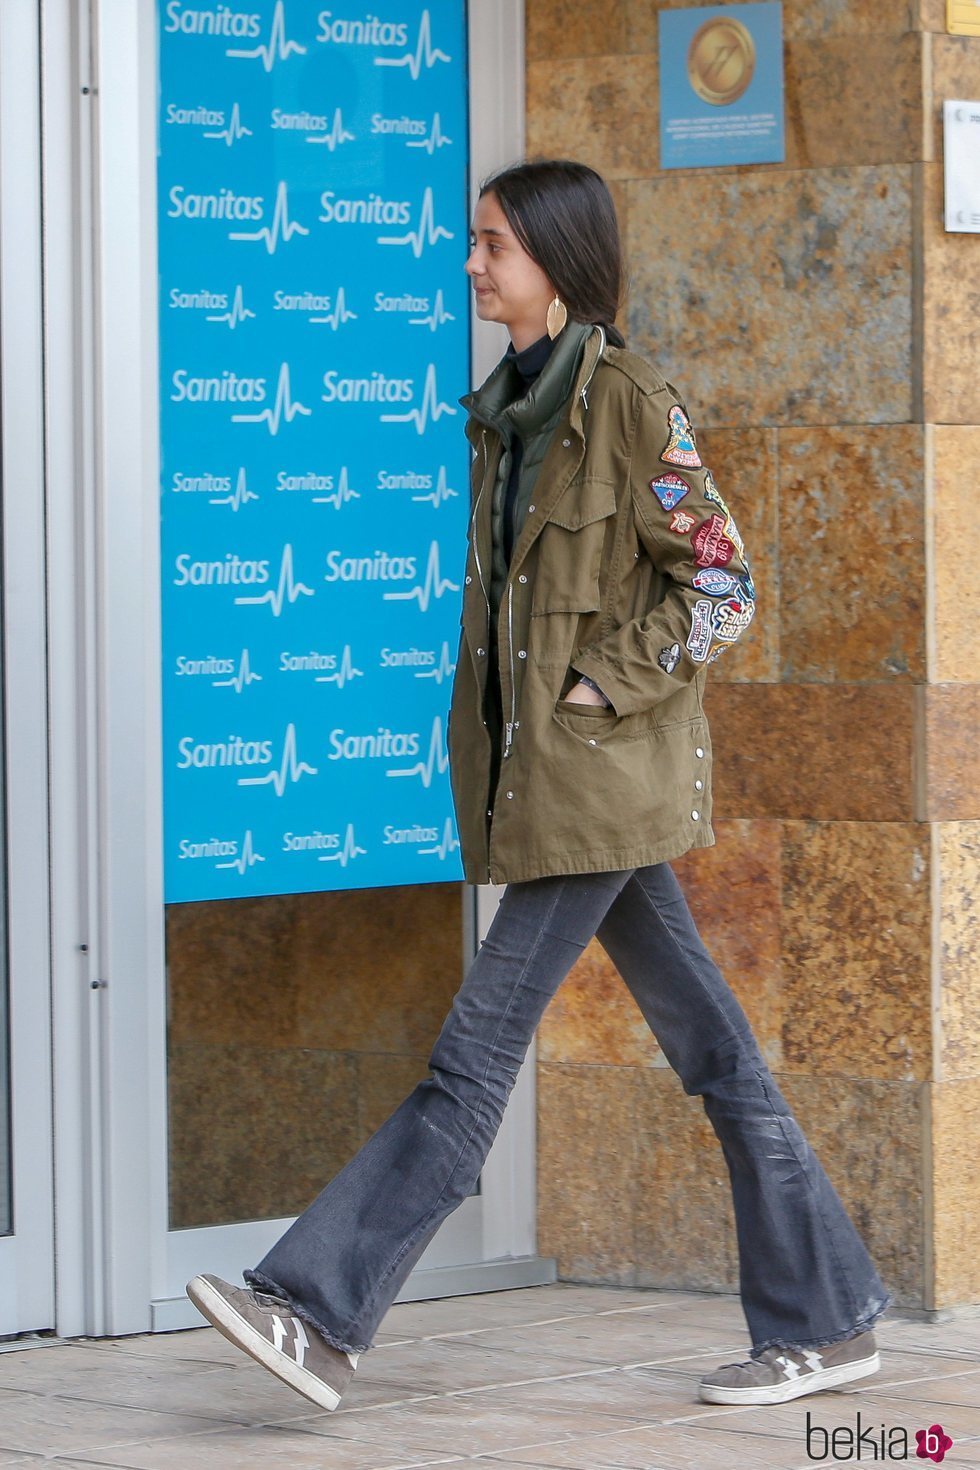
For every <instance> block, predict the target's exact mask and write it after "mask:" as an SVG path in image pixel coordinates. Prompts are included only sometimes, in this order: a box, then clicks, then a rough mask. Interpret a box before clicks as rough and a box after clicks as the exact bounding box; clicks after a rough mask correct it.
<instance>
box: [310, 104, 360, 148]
mask: <svg viewBox="0 0 980 1470" xmlns="http://www.w3.org/2000/svg"><path fill="white" fill-rule="evenodd" d="M355 136H356V135H355V134H354V133H349V132H348V131H347V129H346V128H345V127H344V117H343V113H342V112H341V110H340V108H339V107H337V108H335V109H334V114H333V123H332V124H331V127H330V131H329V133H324V134H323V136H322V137H317V138H314V137H311V136H310V134H309V133H307V135H306V141H307V143H323V144H325V145H326V147H327V148H329V149H330V152H331V153H335V152H336V151H337V149H338V148H339V147H340V145H341V144H342V143H353V141H354V138H355Z"/></svg>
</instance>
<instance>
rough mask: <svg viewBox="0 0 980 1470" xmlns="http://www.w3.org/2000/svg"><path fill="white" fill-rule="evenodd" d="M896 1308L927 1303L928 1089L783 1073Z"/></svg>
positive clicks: (790, 1098)
mask: <svg viewBox="0 0 980 1470" xmlns="http://www.w3.org/2000/svg"><path fill="white" fill-rule="evenodd" d="M776 1081H777V1082H778V1084H779V1087H780V1089H781V1091H782V1092H783V1094H784V1096H785V1098H786V1100H787V1102H788V1103H789V1105H790V1107H791V1108H792V1110H793V1114H794V1116H795V1118H796V1121H797V1122H798V1123H799V1125H800V1127H801V1128H802V1129H803V1132H804V1133H805V1134H806V1137H807V1141H808V1142H809V1144H810V1146H811V1148H812V1149H813V1150H814V1152H815V1153H816V1155H817V1157H818V1158H819V1160H820V1162H821V1164H822V1165H823V1167H824V1169H825V1170H826V1171H827V1174H828V1176H829V1178H830V1180H831V1183H832V1184H833V1185H834V1188H835V1189H836V1190H837V1192H838V1194H839V1195H840V1197H841V1200H842V1202H843V1204H844V1207H845V1209H846V1210H847V1212H848V1214H849V1215H850V1217H851V1220H852V1221H853V1223H854V1226H855V1228H856V1229H857V1230H858V1232H859V1233H860V1235H861V1238H862V1239H863V1241H864V1243H865V1245H866V1246H867V1249H868V1251H869V1253H870V1255H871V1259H872V1260H873V1261H874V1263H875V1267H876V1268H877V1270H878V1274H879V1275H880V1276H881V1279H882V1281H883V1282H884V1284H885V1287H886V1289H887V1290H889V1291H891V1292H892V1293H893V1296H894V1299H895V1300H894V1305H895V1306H922V1305H923V1304H924V1298H923V1290H924V1277H923V1272H924V1251H923V1242H924V1236H925V1227H924V1218H923V1211H924V1203H923V1168H924V1160H923V1157H922V1131H923V1124H922V1115H921V1109H922V1105H923V1100H924V1097H925V1084H922V1083H918V1082H884V1081H867V1080H864V1079H860V1080H856V1079H852V1078H841V1077H802V1076H798V1075H791V1074H789V1073H786V1072H781V1073H779V1074H777V1076H776Z"/></svg>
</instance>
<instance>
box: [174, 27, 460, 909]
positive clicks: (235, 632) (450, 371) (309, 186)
mask: <svg viewBox="0 0 980 1470" xmlns="http://www.w3.org/2000/svg"><path fill="white" fill-rule="evenodd" d="M158 17H159V65H160V88H159V100H160V113H159V165H158V187H159V263H160V368H161V377H160V382H161V390H160V429H161V457H162V483H161V555H162V618H163V635H162V636H163V646H162V680H163V758H164V843H165V898H166V900H167V902H186V901H188V900H194V899H210V898H232V897H239V896H245V895H257V894H271V893H299V892H310V891H314V890H320V889H337V888H364V887H375V886H379V885H387V884H398V883H426V882H438V881H446V880H450V879H459V878H461V877H462V868H461V864H460V860H459V844H458V838H457V833H456V827H455V819H454V815H453V804H452V794H451V790H450V786H449V773H448V759H447V749H446V711H447V709H448V705H449V696H450V690H451V685H452V676H453V672H454V667H455V658H456V653H457V647H458V642H459V615H460V607H461V583H462V571H463V565H464V560H465V532H466V519H467V511H468V504H469V492H468V466H469V448H468V445H467V442H466V439H465V437H464V435H463V422H462V421H463V410H462V408H461V407H460V406H459V404H458V402H457V399H458V398H459V396H460V394H462V393H464V392H465V391H466V390H467V387H468V386H469V382H468V379H469V297H468V291H467V281H466V277H465V274H464V272H463V269H462V266H463V262H464V260H465V257H466V253H467V236H468V217H467V216H468V204H467V162H468V160H467V106H466V92H467V80H466V25H465V20H466V17H465V0H436V3H430V4H428V5H425V4H421V3H419V0H388V3H385V0H374V3H373V4H372V8H371V10H370V12H367V11H366V10H365V8H364V7H363V6H361V5H350V6H340V7H335V8H333V9H327V8H324V7H323V5H322V4H319V3H314V0H229V3H222V4H218V3H213V0H211V3H196V4H190V3H185V0H161V3H160V4H159V9H158Z"/></svg>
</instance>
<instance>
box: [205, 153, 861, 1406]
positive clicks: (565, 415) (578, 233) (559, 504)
mask: <svg viewBox="0 0 980 1470" xmlns="http://www.w3.org/2000/svg"><path fill="white" fill-rule="evenodd" d="M466 270H467V272H468V274H469V276H470V279H471V281H472V284H473V290H474V293H475V297H476V310H477V314H478V315H479V317H480V318H481V320H483V321H492V322H500V323H503V324H504V325H505V326H506V327H507V328H508V330H509V333H510V338H511V344H510V346H509V348H508V350H507V352H506V353H505V354H504V356H503V358H502V359H501V361H500V362H499V363H498V365H497V366H496V368H495V369H494V370H493V372H492V373H491V374H490V376H489V377H488V378H487V380H486V382H485V383H484V384H483V385H482V387H480V388H479V389H477V391H476V392H475V393H472V394H470V395H468V396H467V397H465V398H464V399H462V400H461V401H462V403H463V404H464V406H465V407H466V408H467V409H468V411H469V422H468V424H467V430H466V432H467V434H468V436H469V438H470V441H471V443H472V444H473V447H474V450H475V455H474V460H473V469H472V494H471V505H472V513H471V517H470V523H469V536H468V543H469V549H468V556H467V562H466V570H465V586H464V598H463V616H462V633H461V636H460V643H459V651H458V655H457V663H456V674H455V680H454V685H453V695H452V705H451V710H450V723H449V734H448V742H449V756H450V775H451V779H452V787H453V796H454V800H455V804H456V815H457V822H458V828H459V834H460V842H461V847H462V856H463V864H464V869H465V874H466V878H467V879H468V880H469V881H470V882H472V883H486V882H490V881H492V882H495V883H502V884H506V887H505V890H504V893H503V895H502V897H501V900H500V904H499V907H498V909H497V912H496V914H495V916H494V919H493V922H492V924H491V925H490V928H489V931H488V933H487V936H486V938H485V940H484V941H483V943H482V945H481V947H480V950H479V952H478V953H477V954H476V956H475V957H474V959H473V962H472V964H471V965H470V967H469V970H468V972H467V974H466V978H465V979H464V981H463V983H462V985H461V987H460V989H459V991H458V992H457V994H456V996H455V998H454V1001H453V1005H452V1009H451V1011H450V1013H449V1015H448V1016H447V1018H446V1020H445V1022H444V1024H443V1027H442V1030H441V1032H440V1034H439V1036H438V1038H437V1040H436V1042H435V1045H434V1047H433V1050H432V1053H431V1056H430V1058H429V1067H430V1069H431V1076H429V1077H428V1078H426V1079H425V1081H423V1082H420V1083H419V1084H418V1086H417V1087H416V1088H415V1089H414V1090H413V1091H412V1092H411V1093H410V1095H409V1096H408V1097H407V1098H406V1099H405V1100H404V1102H402V1103H401V1104H400V1105H399V1107H398V1108H397V1109H396V1110H395V1111H394V1112H393V1113H392V1115H391V1116H390V1117H389V1118H388V1120H387V1121H386V1122H385V1123H384V1124H383V1125H382V1126H381V1127H380V1128H379V1129H378V1130H377V1132H376V1133H375V1134H374V1135H373V1136H372V1137H371V1138H370V1139H369V1140H368V1141H367V1143H365V1144H364V1146H363V1147H362V1148H361V1149H360V1151H359V1152H358V1153H357V1154H356V1155H355V1156H354V1157H353V1158H352V1159H351V1160H350V1162H349V1163H348V1164H346V1165H345V1167H344V1168H343V1169H341V1170H340V1172H339V1173H338V1174H337V1175H336V1176H335V1177H334V1178H333V1179H331V1180H330V1182H329V1183H328V1184H327V1185H326V1187H325V1188H324V1189H323V1191H322V1192H321V1193H320V1194H319V1195H318V1196H317V1198H316V1199H315V1200H314V1201H313V1203H312V1204H311V1205H310V1206H309V1208H308V1209H307V1210H306V1211H305V1212H304V1213H303V1214H302V1215H300V1217H299V1218H298V1219H297V1220H296V1221H295V1222H294V1223H293V1224H292V1225H291V1226H290V1227H289V1229H288V1230H287V1231H286V1232H285V1234H284V1235H283V1236H282V1237H281V1238H280V1239H279V1240H278V1241H277V1242H276V1244H275V1245H274V1246H273V1247H272V1249H271V1250H270V1251H269V1252H268V1253H267V1255H266V1256H265V1257H264V1259H263V1260H261V1261H260V1262H259V1263H258V1265H257V1266H256V1267H255V1269H254V1270H247V1271H245V1272H244V1278H245V1281H246V1283H247V1284H246V1286H245V1287H244V1288H242V1287H236V1286H232V1285H230V1284H229V1283H227V1282H224V1281H221V1280H220V1279H219V1278H218V1277H215V1276H210V1275H204V1276H197V1277H195V1278H194V1280H193V1281H191V1282H190V1283H188V1288H187V1290H188V1294H189V1296H190V1297H191V1300H192V1301H194V1302H195V1303H196V1304H197V1306H198V1307H199V1308H200V1310H201V1311H202V1312H203V1313H204V1315H205V1317H207V1318H208V1319H209V1320H210V1321H211V1322H213V1323H214V1325H215V1326H216V1327H217V1328H218V1329H219V1330H220V1331H221V1332H222V1333H224V1335H225V1336H226V1337H228V1338H230V1339H231V1341H232V1342H234V1343H236V1344H237V1345H238V1346H239V1347H241V1348H242V1349H244V1351H245V1352H247V1353H250V1354H251V1355H252V1357H254V1358H256V1359H257V1360H258V1361H259V1362H261V1363H263V1364H264V1365H265V1366H266V1367H267V1368H269V1369H271V1371H272V1372H273V1373H276V1374H277V1375H278V1376H279V1377H280V1378H282V1379H284V1380H285V1381H286V1382H287V1383H289V1384H291V1385H292V1386H293V1387H294V1388H296V1389H298V1390H299V1391H300V1392H301V1393H303V1394H305V1395H306V1396H307V1397H308V1398H310V1399H312V1400H313V1401H314V1402H315V1403H318V1404H320V1405H322V1406H323V1407H325V1408H328V1409H330V1408H334V1407H336V1405H337V1403H338V1402H339V1400H340V1396H341V1394H342V1393H343V1391H344V1388H345V1387H346V1385H347V1383H348V1382H349V1380H350V1378H351V1375H352V1374H353V1372H354V1369H355V1367H356V1365H357V1361H358V1357H359V1355H360V1354H361V1353H363V1352H365V1351H366V1350H367V1349H368V1348H370V1346H371V1344H372V1338H373V1336H374V1334H375V1332H376V1330H377V1328H378V1326H379V1324H380V1322H381V1321H382V1319H383V1318H384V1315H385V1313H386V1312H387V1310H388V1308H389V1306H390V1305H391V1303H392V1302H393V1300H394V1298H395V1297H396V1296H397V1294H398V1291H399V1289H400V1288H401V1286H402V1284H403V1282H404V1281H405V1279H406V1277H407V1276H408V1275H409V1273H410V1272H411V1270H412V1268H413V1266H414V1265H415V1264H416V1262H417V1261H418V1259H419V1257H420V1256H421V1255H422V1252H423V1251H424V1250H425V1247H426V1246H427V1245H428V1243H429V1241H430V1240H431V1238H432V1236H433V1235H434V1233H435V1231H436V1230H437V1229H438V1227H439V1225H440V1224H441V1223H442V1221H443V1220H444V1219H445V1218H446V1216H447V1215H449V1214H450V1213H451V1212H452V1211H453V1210H454V1209H456V1207H457V1206H458V1205H459V1204H460V1203H461V1202H462V1201H463V1200H464V1199H466V1198H467V1196H468V1195H469V1194H470V1193H471V1192H472V1190H473V1188H474V1185H475V1184H476V1181H477V1178H478V1176H479V1174H480V1170H481V1168H482V1166H483V1162H484V1160H485V1158H486V1156H487V1153H488V1152H489V1149H490V1145H491V1144H492V1142H493V1139H494V1137H495V1135H496V1132H497V1129H498V1127H499V1125H500V1122H501V1119H502V1117H503V1112H504V1108H505V1106H506V1103H507V1099H508V1097H509V1095H510V1091H511V1088H512V1087H513V1084H514V1081H515V1079H516V1077H517V1073H518V1070H519V1068H520V1065H521V1063H522V1061H523V1060H524V1057H525V1054H526V1052H527V1049H528V1046H529V1044H530V1041H531V1038H532V1037H533V1035H534V1032H535V1030H536V1028H537V1025H538V1022H539V1020H540V1018H541V1016H542V1014H543V1012H544V1010H545V1007H546V1006H547V1004H548V1002H549V1000H550V999H551V997H552V996H553V995H554V993H555V991H556V990H557V989H558V987H559V985H560V984H561V982H562V980H563V979H564V978H565V976H566V975H567V974H568V972H569V970H570V969H571V968H572V966H573V964H574V963H575V961H576V960H577V959H578V957H579V955H580V954H581V953H582V951H583V949H584V948H585V946H586V945H587V944H588V942H589V941H590V939H592V937H593V935H596V936H598V939H599V941H600V943H601V944H602V946H603V948H604V949H605V950H606V951H607V953H608V954H609V955H610V957H611V958H612V960H613V962H614V964H615V965H616V968H617V969H618V971H619V973H620V974H621V975H622V977H623V980H624V981H625V983H626V985H627V986H628V987H629V989H630V991H631V992H632V994H633V996H634V998H635V1000H636V1002H637V1005H638V1006H639V1008H640V1010H641V1012H642V1014H643V1016H644V1017H645V1019H646V1020H647V1022H648V1023H649V1025H650V1027H651V1030H652V1031H653V1033H654V1035H655V1036H656V1039H657V1041H658V1043H659V1045H660V1046H661V1048H662V1049H663V1052H664V1055H665V1056H666V1058H667V1060H668V1061H669V1063H670V1065H671V1066H672V1067H673V1068H674V1070H675V1071H676V1072H677V1074H678V1076H679V1077H680V1079H681V1082H682V1085H683V1087H684V1090H685V1091H686V1092H687V1093H689V1094H692V1095H693V1094H699V1095H700V1096H701V1098H702V1101H703V1106H704V1109H705V1112H706V1113H707V1115H708V1118H709V1119H710V1121H711V1124H712V1126H713V1128H714V1130H715V1132H716V1134H717V1136H718V1139H719V1141H720V1143H721V1147H722V1149H723V1151H724V1156H725V1160H726V1163H727V1166H728V1171H729V1176H730V1179H731V1186H732V1196H733V1203H734V1211H735V1220H736V1227H737V1238H738V1249H739V1265H740V1278H739V1284H740V1292H741V1301H742V1306H743V1309H744V1312H745V1317H746V1321H747V1324H748V1329H749V1333H750V1336H751V1341H752V1346H751V1349H750V1355H749V1357H748V1359H747V1360H746V1361H744V1362H741V1363H733V1364H728V1365H726V1366H724V1367H721V1368H718V1369H716V1370H714V1371H712V1372H710V1373H708V1374H706V1375H705V1376H704V1377H703V1378H702V1379H701V1381H700V1384H699V1393H700V1396H701V1398H702V1399H705V1400H707V1401H709V1402H713V1403H734V1404H738V1403H745V1404H771V1403H781V1402H784V1401H785V1400H787V1399H791V1398H796V1397H797V1396H799V1395H800V1394H806V1393H811V1392H813V1391H815V1390H817V1389H824V1388H831V1387H835V1386H837V1385H839V1384H842V1383H846V1382H848V1381H850V1380H851V1379H855V1378H861V1377H863V1376H865V1375H866V1374H869V1373H873V1372H875V1371H876V1369H877V1368H878V1367H879V1358H878V1353H877V1351H876V1347H875V1341H874V1334H873V1332H872V1330H871V1329H872V1324H873V1323H874V1322H875V1321H876V1320H877V1318H878V1317H879V1316H880V1315H881V1314H882V1312H883V1311H884V1310H885V1309H886V1307H887V1306H888V1304H889V1301H890V1297H889V1296H888V1294H887V1293H886V1291H885V1289H884V1287H883V1285H882V1283H881V1281H880V1280H879V1278H878V1275H877V1273H876V1271H875V1268H874V1266H873V1264H872V1262H871V1260H870V1258H869V1256H868V1253H867V1251H866V1249H865V1247H864V1245H863V1243H862V1241H861V1238H860V1236H859V1235H858V1233H857V1231H856V1229H855V1227H854V1225H853V1224H852V1222H851V1220H850V1219H849V1218H848V1215H847V1213H846V1212H845V1210H844V1207H843V1205H842V1203H841V1201H840V1199H839V1197H838V1195H837V1193H836V1192H835V1190H834V1188H833V1186H832V1184H831V1182H830V1180H829V1179H828V1177H827V1175H826V1173H825V1172H824V1170H823V1167H822V1166H821V1164H820V1162H819V1161H818V1159H817V1158H816V1156H815V1155H814V1152H813V1150H812V1148H811V1147H810V1145H809V1144H808V1142H807V1140H806V1138H805V1137H804V1135H803V1133H802V1131H801V1129H800V1126H799V1124H798V1123H797V1121H796V1119H795V1118H794V1116H793V1114H792V1112H791V1111H790V1108H789V1105H788V1103H787V1102H786V1099H785V1098H784V1097H783V1095H782V1093H781V1092H780V1090H779V1088H778V1087H777V1085H776V1083H775V1081H774V1079H773V1077H772V1075H771V1073H770V1071H769V1068H768V1066H767V1064H766V1062H765V1060H764V1059H763V1057H762V1054H761V1052H760V1050H759V1047H758V1045H757V1043H756V1040H755V1038H754V1036H753V1034H752V1031H751V1028H750V1025H749V1021H748V1019H747V1017H746V1015H745V1012H744V1011H743V1009H742V1007H741V1005H740V1003H739V1001H738V1000H737V998H736V997H735V995H734V994H733V992H732V991H731V989H730V988H729V986H728V985H727V983H726V981H725V980H724V978H723V976H722V975H721V974H720V972H719V970H718V969H717V967H716V966H715V964H714V963H713V961H712V960H711V958H710V956H709V955H708V953H707V951H706V950H705V947H704V945H703V943H702V941H701V939H700V937H699V935H698V933H697V930H696V928H695V926H694V923H693V921H692V918H691V915H690V913H689V911H688V908H687V904H686V903H685V900H684V897H683V895H682V893H681V890H680V888H679V886H678V883H677V880H676V878H675V877H674V874H673V872H672V870H671V868H670V866H669V860H670V859H671V858H675V857H678V856H679V855H680V854H682V853H684V852H686V851H687V850H688V849H690V848H692V847H706V846H709V845H710V844H711V843H713V841H714V837H713V834H712V831H711V820H710V819H711V743H710V739H709V734H708V726H707V723H706V721H705V717H704V711H703V708H702V692H703V688H704V682H705V675H706V671H707V667H708V665H709V664H710V663H712V662H713V661H714V660H715V659H716V658H717V657H718V656H719V655H720V654H721V653H723V652H724V650H725V649H726V648H727V647H729V646H730V645H731V644H732V643H734V642H735V640H736V639H737V638H738V636H739V635H740V633H741V632H742V631H743V630H744V629H745V628H746V627H747V626H748V624H749V622H750V621H751V618H752V615H753V612H754V608H755V598H756V592H755V587H754V585H753V582H752V577H751V573H750V571H749V566H748V562H747V560H746V555H745V549H744V546H743V543H742V539H741V536H740V535H739V532H738V528H737V526H736V524H735V521H734V519H733V517H732V515H731V512H730V511H729V509H728V507H727V505H726V504H725V500H724V498H723V495H722V493H721V491H720V490H719V488H718V486H717V485H716V484H715V481H714V479H713V477H712V474H711V471H710V469H709V468H708V467H707V466H706V465H705V464H703V462H702V460H701V456H700V453H699V450H698V446H697V442H696V439H695V434H694V429H693V427H692V424H691V421H690V418H689V417H688V413H687V409H686V407H685V405H684V403H683V401H682V399H681V397H680V395H679V394H678V392H677V390H676V389H675V388H674V387H673V386H672V385H671V384H670V383H668V382H667V381H665V379H664V378H663V377H661V375H660V373H659V372H658V370H657V368H656V367H655V366H653V365H652V364H651V363H649V362H647V361H645V360H644V359H643V358H641V357H638V356H635V355H634V354H633V353H631V352H628V351H626V350H625V345H624V342H623V338H622V336H621V335H620V333H619V332H618V330H617V329H616V327H615V326H614V325H613V322H614V319H615V316H616V312H617V308H618V307H619V305H620V300H621V278H622V265H621V252H620V242H619V233H618V228H617V223H616V214H615V208H614V205H613V202H612V198H611V196H610V194H609V191H608V189H607V188H606V185H605V184H604V182H603V181H602V179H601V178H600V177H599V175H598V174H596V173H595V172H593V170H591V169H589V168H587V167H585V166H584V165H582V164H578V163H572V162H568V161H564V160H551V161H549V160H543V161H537V162H531V163H525V164H520V165H517V166H515V167H512V168H509V169H506V170H504V171H503V172H501V173H499V174H497V175H496V176H495V177H493V178H491V179H490V180H489V181H488V182H487V183H486V184H485V185H484V186H483V189H482V192H481V194H480V197H479V201H478V203H477V206H476V209H475V213H474V217H473V229H472V232H471V249H470V254H469V258H468V259H467V261H466ZM692 1227H693V1228H695V1229H696V1228H697V1225H696V1222H694V1221H692Z"/></svg>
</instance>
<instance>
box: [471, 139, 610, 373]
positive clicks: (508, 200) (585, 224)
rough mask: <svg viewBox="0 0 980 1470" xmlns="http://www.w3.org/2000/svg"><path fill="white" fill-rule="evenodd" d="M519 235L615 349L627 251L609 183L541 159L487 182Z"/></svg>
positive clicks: (566, 298)
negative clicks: (620, 233) (599, 327)
mask: <svg viewBox="0 0 980 1470" xmlns="http://www.w3.org/2000/svg"><path fill="white" fill-rule="evenodd" d="M484 194H493V195H495V196H496V198H497V200H498V201H499V203H500V207H501V209H502V210H503V212H504V215H505V216H506V219H507V223H508V224H509V225H510V227H511V229H512V230H513V231H514V234H515V235H516V236H517V238H518V240H519V241H520V242H521V244H522V245H523V247H524V249H525V250H526V251H527V253H528V255H530V257H531V259H532V260H533V261H535V262H536V263H537V264H538V265H539V266H540V267H541V269H542V270H543V271H544V273H545V275H546V276H547V277H548V279H549V281H550V282H551V284H552V285H553V286H554V288H555V290H556V291H557V292H558V295H559V296H560V297H561V299H562V301H563V302H564V303H565V306H566V307H567V309H568V315H569V317H570V318H571V320H572V321H576V322H600V323H601V324H602V326H603V327H605V329H606V336H607V337H608V338H609V341H610V342H611V343H612V344H613V346H614V347H625V345H626V343H625V340H624V338H623V335H622V333H621V332H620V331H619V329H618V328H617V327H616V326H615V325H614V321H615V317H616V313H617V311H618V310H619V308H620V306H621V305H622V301H623V276H624V270H623V247H622V242H621V240H620V235H619V223H618V221H617V219H616V206H615V204H614V203H613V198H612V195H611V194H610V192H609V189H608V187H607V185H606V182H605V180H604V179H603V178H602V176H601V175H600V174H597V173H596V171H595V169H592V168H589V167H588V165H587V164H584V163H575V162H574V161H572V160H571V159H567V158H533V159H529V160H527V161H526V162H524V163H515V164H511V165H510V166H509V167H508V168H503V169H500V170H499V171H498V172H497V173H496V174H492V175H491V176H490V178H488V179H486V180H485V181H484V183H483V184H482V185H481V188H480V196H481V198H482V196H483V195H484Z"/></svg>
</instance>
